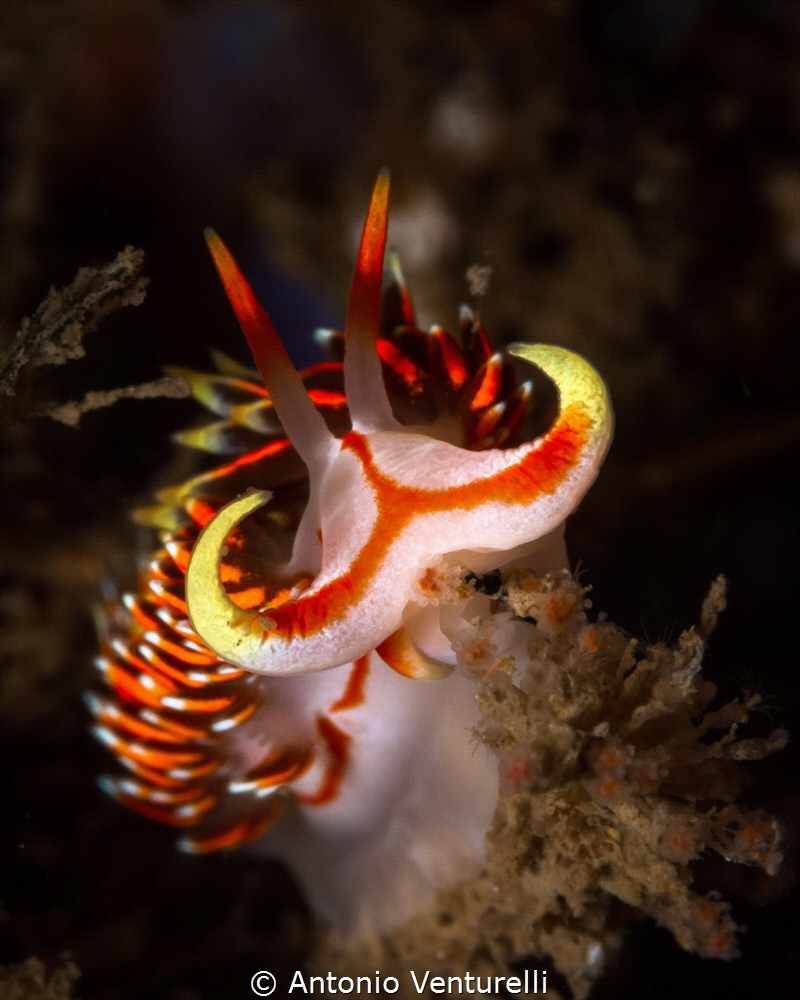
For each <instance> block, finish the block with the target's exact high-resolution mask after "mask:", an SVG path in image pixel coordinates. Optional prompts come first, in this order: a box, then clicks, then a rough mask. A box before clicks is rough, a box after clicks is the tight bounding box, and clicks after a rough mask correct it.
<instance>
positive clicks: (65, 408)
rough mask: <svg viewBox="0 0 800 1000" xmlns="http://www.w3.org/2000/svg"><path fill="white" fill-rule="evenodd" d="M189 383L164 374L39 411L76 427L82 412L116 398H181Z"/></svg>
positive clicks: (93, 393)
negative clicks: (153, 380)
mask: <svg viewBox="0 0 800 1000" xmlns="http://www.w3.org/2000/svg"><path fill="white" fill-rule="evenodd" d="M191 391H192V390H191V388H190V387H189V383H188V382H185V381H184V380H183V379H182V378H175V377H173V376H171V375H165V376H164V378H160V379H157V380H156V381H155V382H144V383H143V384H142V385H129V386H127V387H126V388H124V389H111V390H109V391H108V392H87V393H86V395H85V396H84V398H83V399H82V400H81V401H78V400H73V401H72V402H70V403H63V404H62V405H60V406H49V407H47V408H46V409H44V410H42V411H41V415H42V416H47V417H52V418H53V420H60V421H61V422H62V423H64V424H69V425H70V427H77V426H78V424H79V423H80V419H81V417H82V416H83V414H84V413H86V412H87V411H89V410H99V409H101V408H102V407H105V406H112V405H113V404H114V403H116V402H117V400H118V399H153V398H155V397H166V398H169V399H183V398H184V397H185V396H189V395H191Z"/></svg>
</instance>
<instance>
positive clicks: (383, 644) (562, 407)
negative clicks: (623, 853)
mask: <svg viewBox="0 0 800 1000" xmlns="http://www.w3.org/2000/svg"><path fill="white" fill-rule="evenodd" d="M388 202H389V175H388V172H387V171H383V172H381V174H380V175H379V177H378V181H377V183H376V186H375V190H374V192H373V196H372V201H371V203H370V208H369V212H368V215H367V220H366V223H365V227H364V233H363V236H362V240H361V247H360V250H359V255H358V261H357V264H356V270H355V275H354V278H353V284H352V288H351V292H350V299H349V304H348V311H347V322H346V327H345V331H344V335H342V334H338V333H335V332H331V331H321V332H320V335H319V336H320V338H321V339H322V340H323V341H324V343H325V345H326V346H327V347H328V349H329V350H330V351H331V353H332V354H333V356H334V357H335V358H337V360H335V361H332V362H328V363H325V364H321V365H315V366H314V367H312V368H309V369H307V370H305V371H303V372H300V373H298V372H296V371H295V369H294V368H293V366H292V365H291V362H290V361H289V359H288V356H287V354H286V351H285V350H284V348H283V346H282V344H281V342H280V339H279V338H278V336H277V334H276V332H275V330H274V329H273V327H272V324H271V323H270V320H269V318H268V316H267V314H266V313H265V312H264V310H263V309H262V308H261V306H260V305H259V304H258V302H257V301H256V299H255V297H254V295H253V293H252V290H251V289H250V286H249V285H248V284H247V282H246V280H245V279H244V277H243V276H242V274H241V272H240V271H239V269H238V267H237V265H236V263H235V261H234V260H233V258H232V257H231V255H230V254H229V253H228V251H227V249H226V248H225V246H224V245H223V243H222V241H221V240H220V239H219V237H218V236H217V235H216V234H215V233H213V232H210V231H209V232H208V233H207V241H208V244H209V248H210V250H211V253H212V256H213V258H214V261H215V263H216V265H217V269H218V271H219V274H220V277H221V278H222V281H223V284H224V286H225V290H226V292H227V295H228V298H229V299H230V301H231V304H232V306H233V308H234V311H235V313H236V315H237V317H238V319H239V322H240V324H241V326H242V329H243V330H244V333H245V335H246V337H247V340H248V343H249V345H250V348H251V351H252V353H253V356H254V358H255V361H256V364H257V367H258V374H257V373H255V372H250V371H249V370H247V369H244V368H242V367H241V366H239V365H238V364H237V363H235V362H233V361H231V360H229V359H227V358H224V357H222V356H218V358H217V362H218V368H219V374H217V375H203V374H198V373H195V372H185V371H180V372H178V373H179V374H181V375H182V376H183V377H184V378H186V379H187V380H188V381H189V383H190V385H191V386H192V389H193V393H194V395H195V397H196V398H197V399H198V400H199V401H200V402H202V403H203V404H204V405H205V406H206V407H208V408H209V409H210V410H211V411H212V412H213V413H215V414H216V416H217V417H218V418H221V419H218V420H217V421H216V422H214V423H211V424H209V425H207V426H206V427H203V428H200V429H194V430H191V431H188V432H184V433H182V434H180V435H177V438H178V440H180V441H182V442H183V443H185V444H188V445H191V446H193V447H199V448H203V449H205V450H208V451H211V452H215V453H219V454H227V455H228V456H235V457H230V458H229V459H228V461H227V463H226V464H223V465H221V466H219V467H217V468H215V469H213V470H211V471H210V472H206V473H203V474H201V475H199V476H195V477H194V478H192V479H190V480H189V481H188V482H186V483H184V484H182V485H180V486H177V487H173V488H170V489H167V490H164V491H162V492H161V494H160V495H159V504H158V505H157V506H155V507H151V508H146V509H145V510H143V511H139V512H138V515H137V516H138V519H139V520H140V521H142V522H144V523H148V524H151V525H153V526H155V527H159V528H160V529H161V530H162V548H161V549H160V550H159V551H158V552H156V553H155V554H154V555H153V556H152V558H151V559H150V561H149V563H148V564H147V566H146V567H145V569H144V571H143V573H142V576H141V580H140V584H139V588H138V591H137V592H136V593H135V594H133V595H126V596H125V598H124V599H123V600H122V602H121V603H120V604H118V605H115V606H113V607H112V608H110V609H109V616H108V624H107V629H106V633H105V635H104V638H103V644H102V655H101V657H100V658H99V659H98V666H99V668H100V671H101V673H102V675H103V677H104V679H105V681H106V684H107V685H108V687H110V688H111V690H112V695H111V696H110V697H109V696H100V695H95V694H92V695H90V696H89V697H88V704H89V707H90V709H91V710H92V712H93V713H94V715H95V716H96V718H97V727H96V733H97V735H98V737H99V738H100V739H101V740H102V741H103V742H104V743H106V744H107V745H108V746H109V748H110V749H111V750H112V752H113V753H114V754H115V755H116V756H117V757H118V759H119V760H120V761H121V763H122V764H123V765H124V766H125V767H126V768H127V769H128V770H129V771H130V772H132V777H130V778H124V777H119V778H105V779H103V787H104V788H105V789H106V790H107V791H108V792H109V793H110V794H112V795H114V796H115V797H116V798H117V799H119V800H120V801H122V802H124V803H125V804H127V805H130V806H131V807H132V808H134V809H137V810H138V811H139V812H141V813H143V814H144V815H145V816H148V817H151V818H153V819H158V820H160V821H162V822H165V823H170V824H172V825H175V826H181V827H186V828H187V833H186V835H185V836H184V839H183V840H182V841H181V842H180V846H181V847H182V848H183V849H184V850H187V851H190V852H205V851H212V850H219V849H222V848H230V847H235V846H238V845H241V844H244V843H248V842H255V843H254V847H253V849H255V850H261V849H263V850H264V851H265V852H268V853H277V854H279V855H281V856H283V857H284V858H285V859H286V860H287V861H288V862H289V864H290V865H291V866H292V867H293V868H294V869H295V871H296V872H297V873H298V874H299V876H300V878H301V881H302V882H303V884H304V887H305V889H306V891H307V893H308V895H309V897H310V900H311V902H312V904H313V905H314V906H315V908H316V909H317V911H318V912H319V913H320V915H321V916H322V917H323V918H325V919H327V920H328V921H329V922H330V923H332V924H333V925H334V926H336V927H337V928H338V929H339V930H342V931H351V930H354V929H357V928H359V927H364V926H370V927H372V928H373V929H375V930H378V931H383V930H386V929H389V928H390V927H392V926H396V925H398V924H400V923H403V922H404V921H405V920H407V919H408V918H409V917H410V916H412V915H413V914H414V913H416V912H419V911H420V910H421V909H423V908H424V907H425V906H427V905H429V904H430V903H431V902H432V900H433V898H434V895H435V892H436V891H437V890H438V889H440V888H443V887H446V886H449V885H452V884H453V883H454V882H455V881H457V880H460V879H463V878H467V877H469V876H470V875H471V874H472V873H474V872H475V871H477V870H478V869H479V868H480V864H481V859H482V857H483V853H484V835H485V832H486V829H487V827H488V823H489V821H490V819H491V816H492V813H493V811H494V806H495V803H496V798H497V780H498V779H497V766H496V762H494V761H493V760H492V759H490V756H489V754H488V753H487V752H486V751H484V750H483V748H478V749H476V748H475V747H473V746H472V745H471V743H470V733H471V730H472V727H473V726H474V724H475V722H476V721H477V709H476V708H475V705H474V698H473V692H474V686H473V683H472V681H471V680H470V679H469V678H467V677H465V676H462V675H461V674H460V673H459V672H457V671H456V672H454V666H455V664H456V656H455V653H454V651H453V650H452V648H451V647H450V644H449V642H448V640H447V638H446V636H445V634H444V632H443V631H442V629H441V628H440V615H441V614H442V613H444V609H446V612H447V614H450V615H452V614H454V613H458V609H459V607H460V605H459V601H461V603H462V604H463V602H464V594H463V592H461V593H460V592H459V590H458V587H457V586H456V587H455V589H454V587H453V586H452V580H453V579H455V580H458V579H461V580H462V581H463V574H464V572H466V571H472V572H478V573H481V572H485V571H487V570H491V569H495V568H498V567H502V566H504V565H506V564H508V563H509V562H511V561H514V563H515V565H528V566H530V567H532V568H534V569H536V570H537V571H541V572H544V571H547V570H549V569H556V568H561V567H564V566H565V565H566V556H565V553H564V549H563V540H562V530H563V522H564V519H565V518H566V517H567V515H568V514H569V513H570V512H571V511H572V510H573V509H574V508H575V506H576V505H577V504H578V503H579V501H580V499H581V497H582V496H583V494H584V493H585V492H586V490H587V489H588V487H589V486H590V485H591V483H592V481H593V480H594V478H595V476H596V474H597V470H598V468H599V466H600V464H601V462H602V460H603V457H604V455H605V452H606V450H607V447H608V444H609V441H610V436H611V424H612V420H611V409H610V405H609V401H608V396H607V393H606V390H605V387H604V385H603V383H602V380H601V379H600V377H599V376H598V374H597V373H596V372H595V370H594V369H593V368H592V367H591V365H589V364H588V362H586V361H585V360H583V359H582V358H580V357H579V356H578V355H576V354H574V353H572V352H570V351H567V350H565V349H563V348H559V347H549V346H543V345H533V344H516V345H512V346H511V347H510V348H509V352H510V353H512V354H514V355H515V356H516V357H518V358H521V359H523V360H526V361H529V362H531V363H532V364H534V365H536V366H537V367H539V368H540V369H541V370H542V371H544V372H545V374H546V375H548V376H549V377H550V378H551V379H552V380H553V382H554V383H555V384H556V387H557V389H558V393H559V412H558V415H557V417H556V419H555V421H554V423H553V425H552V426H551V427H550V429H549V430H548V431H547V432H546V433H545V434H544V435H542V436H541V437H540V438H538V439H537V440H535V441H530V442H522V441H521V439H520V435H521V432H522V428H523V425H524V421H525V415H526V412H527V407H528V402H529V400H530V384H528V383H526V384H525V385H522V386H519V387H517V386H516V382H515V376H514V371H513V369H512V368H511V365H510V364H509V362H508V361H506V360H505V359H504V358H503V356H502V355H501V354H493V353H492V350H491V347H490V346H489V342H488V340H487V338H486V335H485V333H484V331H483V329H482V328H481V326H480V324H479V322H478V320H477V318H476V317H475V315H474V314H473V313H472V311H471V310H469V309H466V308H464V309H462V314H461V324H460V334H461V344H459V343H458V342H457V341H456V340H455V339H454V338H453V337H452V336H450V334H448V333H447V332H446V331H444V330H442V329H441V328H439V327H434V328H433V330H432V331H431V332H430V333H429V334H427V333H424V332H423V331H421V330H419V329H418V328H417V326H416V320H415V316H414V309H413V304H412V302H411V298H410V295H409V293H408V290H407V289H406V287H405V284H404V282H403V279H402V275H401V273H400V269H399V263H398V261H397V259H396V257H394V255H392V256H391V257H390V265H391V267H390V275H391V278H392V282H391V284H390V285H389V287H388V290H387V291H386V293H385V295H384V299H383V305H382V302H381V284H382V280H383V264H384V249H385V243H386V227H387V217H388ZM342 355H343V363H342V362H341V360H339V359H341V357H342ZM259 376H260V379H259ZM262 383H263V384H262ZM459 574H461V576H460V577H459ZM462 590H463V586H462ZM281 815H283V818H282V819H281V821H280V822H276V821H277V820H278V818H279V817H281ZM269 828H272V829H271V831H270V833H269V835H268V836H267V837H263V835H264V834H265V832H266V831H267V830H268V829H269ZM262 838H263V839H262ZM388 873H391V874H390V875H389V874H388ZM387 878H388V879H390V883H389V884H387Z"/></svg>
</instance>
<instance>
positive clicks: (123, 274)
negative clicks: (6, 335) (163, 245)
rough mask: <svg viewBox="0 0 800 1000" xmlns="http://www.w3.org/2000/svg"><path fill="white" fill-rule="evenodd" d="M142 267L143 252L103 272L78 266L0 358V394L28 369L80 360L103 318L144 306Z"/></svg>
mask: <svg viewBox="0 0 800 1000" xmlns="http://www.w3.org/2000/svg"><path fill="white" fill-rule="evenodd" d="M143 266H144V252H143V251H142V250H134V248H133V247H126V248H125V249H124V250H123V251H121V253H119V254H117V256H116V258H115V259H114V260H113V261H112V262H111V263H110V264H107V265H106V266H105V267H103V268H99V269H97V268H92V267H82V268H81V269H80V270H79V271H78V273H77V275H76V276H75V279H74V281H73V282H72V284H71V285H69V286H68V287H67V288H62V289H60V290H59V291H56V289H55V288H51V289H50V292H49V293H48V295H47V298H46V299H45V300H44V301H43V302H42V303H41V304H40V305H39V307H38V308H37V309H36V312H35V313H34V314H33V316H30V317H26V318H25V319H24V320H23V321H22V323H21V325H20V328H19V330H18V331H17V335H16V337H15V338H14V342H13V343H12V345H11V347H10V348H9V350H8V351H7V352H6V353H5V354H4V355H3V356H2V357H0V394H5V395H7V396H10V395H12V394H13V392H14V387H15V385H16V381H17V378H18V376H19V374H20V372H21V370H22V369H23V368H24V367H25V366H26V365H28V366H30V367H31V368H36V367H38V366H39V365H63V364H64V363H65V362H66V361H71V360H74V359H75V358H81V357H83V355H84V354H85V351H84V348H83V338H84V337H85V336H86V335H87V334H88V333H91V332H92V331H93V330H95V329H97V327H98V325H99V324H100V322H101V321H102V320H103V319H104V318H105V317H106V316H108V315H109V314H110V313H112V312H116V310H118V309H122V308H123V306H138V305H141V303H142V302H143V301H144V297H145V288H146V286H147V283H148V279H147V278H145V277H142V276H141V274H140V272H141V270H142V267H143Z"/></svg>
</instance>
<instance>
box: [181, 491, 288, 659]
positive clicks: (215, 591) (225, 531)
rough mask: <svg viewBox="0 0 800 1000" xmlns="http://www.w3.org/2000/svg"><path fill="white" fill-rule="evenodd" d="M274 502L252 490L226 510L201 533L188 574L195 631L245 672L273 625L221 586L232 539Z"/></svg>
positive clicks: (190, 607) (188, 593) (191, 617)
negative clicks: (246, 521) (249, 517)
mask: <svg viewBox="0 0 800 1000" xmlns="http://www.w3.org/2000/svg"><path fill="white" fill-rule="evenodd" d="M271 497H272V494H271V493H268V492H263V491H259V490H252V491H250V492H248V493H245V494H243V495H242V496H240V497H238V498H237V499H236V500H233V501H232V502H231V503H229V504H227V506H225V507H223V508H222V510H220V511H219V513H218V514H217V516H216V517H215V518H213V519H212V520H211V521H209V523H208V524H207V525H206V526H205V528H204V529H203V531H202V532H201V533H200V536H199V537H198V539H197V541H196V542H195V545H194V548H193V550H192V557H191V559H190V560H189V567H188V569H187V571H186V604H187V606H188V609H189V618H190V619H191V622H192V627H193V628H194V630H195V632H197V634H198V635H199V636H200V638H201V639H202V640H203V642H205V643H206V645H207V646H209V647H210V648H211V649H213V650H214V652H215V653H217V654H218V655H219V656H220V657H222V658H223V659H225V660H228V661H229V662H230V663H237V664H239V665H240V666H247V665H248V664H249V663H251V662H252V658H253V655H254V654H255V653H256V652H257V651H258V649H259V648H260V646H261V644H262V642H263V639H264V629H265V627H267V623H266V622H264V621H259V619H258V616H257V615H254V614H253V613H252V612H245V611H242V609H241V608H239V607H237V606H236V605H235V604H234V603H233V601H231V600H230V598H229V597H228V595H227V594H226V593H225V588H224V587H223V586H222V581H221V580H220V574H219V563H220V558H221V557H222V556H223V555H224V551H225V541H226V539H227V537H228V535H230V533H231V532H232V531H233V529H234V528H235V527H236V525H237V524H239V522H240V521H242V520H244V518H245V517H247V515H248V514H252V513H253V511H255V510H257V509H258V508H259V507H263V505H264V504H265V503H267V501H268V500H270V499H271Z"/></svg>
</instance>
